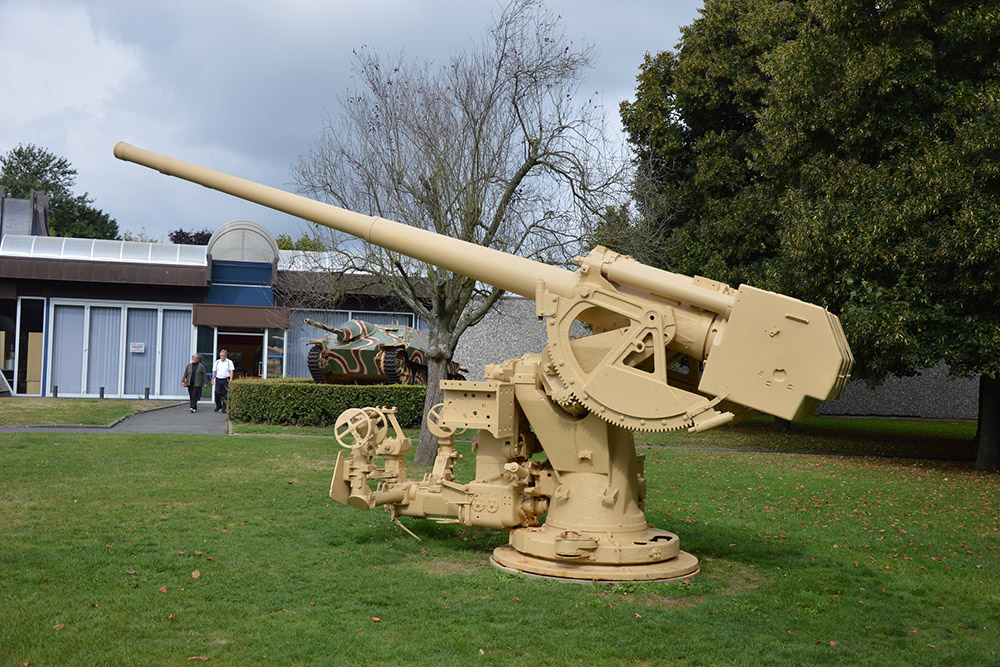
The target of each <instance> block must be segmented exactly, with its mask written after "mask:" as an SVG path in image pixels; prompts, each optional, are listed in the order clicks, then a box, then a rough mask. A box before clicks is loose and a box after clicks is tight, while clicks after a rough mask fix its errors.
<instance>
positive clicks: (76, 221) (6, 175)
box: [0, 144, 118, 239]
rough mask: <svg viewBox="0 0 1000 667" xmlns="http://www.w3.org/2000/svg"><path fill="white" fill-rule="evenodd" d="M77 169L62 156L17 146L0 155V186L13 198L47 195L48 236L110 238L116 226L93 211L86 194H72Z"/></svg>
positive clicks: (42, 149)
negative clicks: (33, 194)
mask: <svg viewBox="0 0 1000 667" xmlns="http://www.w3.org/2000/svg"><path fill="white" fill-rule="evenodd" d="M76 174H77V172H76V169H74V168H73V166H72V165H71V164H70V163H69V161H68V160H67V159H66V158H64V157H59V156H57V155H55V154H53V153H52V152H50V151H48V150H46V149H44V148H41V147H39V146H35V145H34V144H19V145H18V146H17V147H16V148H13V149H11V150H10V151H8V152H7V153H5V154H4V155H2V156H0V186H3V188H4V190H5V191H6V192H7V194H9V195H11V196H12V197H21V198H27V197H29V196H30V195H31V191H32V190H34V191H35V192H45V193H46V194H48V196H49V219H48V227H49V234H50V235H52V236H72V237H77V238H95V239H113V238H115V237H117V236H118V223H117V222H116V221H115V220H114V219H113V218H111V217H110V216H109V215H108V214H107V213H104V212H103V211H101V210H100V209H97V208H94V207H93V206H92V204H93V203H94V200H93V199H92V198H91V197H90V196H89V195H88V194H87V193H86V192H85V193H83V194H82V195H74V194H73V192H72V188H73V186H74V185H75V184H76Z"/></svg>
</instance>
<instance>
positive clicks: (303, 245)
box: [274, 234, 326, 252]
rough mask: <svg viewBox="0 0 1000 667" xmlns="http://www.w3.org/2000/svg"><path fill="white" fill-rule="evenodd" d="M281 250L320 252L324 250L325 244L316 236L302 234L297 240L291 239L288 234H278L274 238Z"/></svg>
mask: <svg viewBox="0 0 1000 667" xmlns="http://www.w3.org/2000/svg"><path fill="white" fill-rule="evenodd" d="M274 240H275V241H276V242H277V243H278V248H279V249H281V250H307V251H311V252H322V251H324V250H326V244H325V243H323V240H322V239H320V238H319V237H318V236H310V235H309V234H303V235H302V236H300V237H299V238H297V239H293V238H292V237H291V236H290V235H288V234H278V235H277V236H275V237H274Z"/></svg>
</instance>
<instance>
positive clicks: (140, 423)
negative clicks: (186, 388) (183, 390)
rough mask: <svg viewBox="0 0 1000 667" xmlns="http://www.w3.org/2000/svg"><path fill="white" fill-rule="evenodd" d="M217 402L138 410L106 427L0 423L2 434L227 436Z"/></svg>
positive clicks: (226, 427) (224, 417)
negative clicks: (216, 406) (194, 408)
mask: <svg viewBox="0 0 1000 667" xmlns="http://www.w3.org/2000/svg"><path fill="white" fill-rule="evenodd" d="M214 407H215V406H214V405H212V404H211V403H202V404H200V405H199V406H198V411H197V412H191V411H190V410H189V409H188V405H187V403H184V404H182V405H175V406H171V407H167V408H157V409H155V410H148V411H146V412H139V413H136V414H134V415H132V416H131V417H129V418H128V419H126V420H124V421H121V422H118V423H117V424H115V425H114V426H112V427H110V428H109V427H107V426H0V433H28V432H35V433H40V432H41V433H52V432H59V433H178V434H185V435H187V434H194V435H198V434H203V435H225V434H226V433H228V430H229V426H228V422H227V421H226V415H224V414H223V413H221V412H214V411H213V410H214Z"/></svg>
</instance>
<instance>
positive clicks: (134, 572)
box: [125, 570, 139, 574]
mask: <svg viewBox="0 0 1000 667" xmlns="http://www.w3.org/2000/svg"><path fill="white" fill-rule="evenodd" d="M125 574H139V572H138V570H125Z"/></svg>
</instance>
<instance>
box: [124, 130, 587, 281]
mask: <svg viewBox="0 0 1000 667" xmlns="http://www.w3.org/2000/svg"><path fill="white" fill-rule="evenodd" d="M115 157H117V158H118V159H120V160H125V161H127V162H134V163H135V164H139V165H142V166H144V167H149V168H150V169H156V170H157V171H159V172H160V173H162V174H166V175H168V176H176V177H177V178H181V179H184V180H185V181H191V182H192V183H197V184H199V185H203V186H205V187H206V188H211V189H213V190H218V191H220V192H225V193H226V194H230V195H233V196H234V197H239V198H240V199H245V200H247V201H252V202H254V203H257V204H260V205H262V206H267V207H268V208H273V209H275V210H277V211H282V212H284V213H288V214H289V215H294V216H297V217H299V218H304V219H306V220H310V221H312V222H315V223H318V224H320V225H324V226H326V227H331V228H333V229H336V230H339V231H342V232H345V233H347V234H351V235H352V236H356V237H358V238H360V239H363V240H365V241H367V242H369V243H374V244H375V245H377V246H381V247H382V248H386V249H387V250H391V251H393V252H398V253H400V254H403V255H407V256H408V257H413V258H414V259H418V260H421V261H424V262H428V263H430V264H433V265H435V266H439V267H441V268H443V269H447V270H449V271H454V272H455V273H459V274H462V275H463V276H468V277H470V278H474V279H475V280H479V281H482V282H484V283H487V284H490V285H495V286H496V287H499V288H501V289H503V290H506V291H508V292H513V293H515V294H520V295H521V296H523V297H527V298H529V299H533V298H534V297H535V285H536V284H537V283H538V281H539V280H543V281H545V285H546V287H547V288H548V289H549V290H550V291H553V292H555V293H557V294H561V295H563V296H570V295H572V294H573V293H574V289H575V286H576V284H577V279H576V276H575V273H574V272H573V271H567V270H566V269H561V268H559V267H556V266H551V265H549V264H543V263H542V262H537V261H535V260H531V259H527V258H525V257H519V256H517V255H511V254H508V253H505V252H500V251H499V250H494V249H492V248H485V247H483V246H479V245H476V244H475V243H469V242H467V241H462V240H459V239H454V238H449V237H446V236H442V235H441V234H436V233H434V232H430V231H427V230H424V229H418V228H416V227H411V226H409V225H404V224H401V223H398V222H393V221H391V220H386V219H385V218H379V217H377V216H370V215H363V214H361V213H355V212H354V211H348V210H347V209H343V208H340V207H338V206H334V205H332V204H324V203H322V202H318V201H315V200H313V199H309V198H308V197H302V196H299V195H294V194H292V193H290V192H285V191H284V190H279V189H277V188H272V187H269V186H267V185H261V184H259V183H254V182H253V181H248V180H246V179H242V178H238V177H236V176H230V175H228V174H224V173H222V172H219V171H215V170H213V169H208V168H206V167H200V166H198V165H195V164H191V163H189V162H184V161H183V160H178V159H176V158H172V157H168V156H166V155H161V154H159V153H154V152H153V151H148V150H145V149H143V148H138V147H136V146H132V145H130V144H127V143H125V142H118V143H117V144H115Z"/></svg>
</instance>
